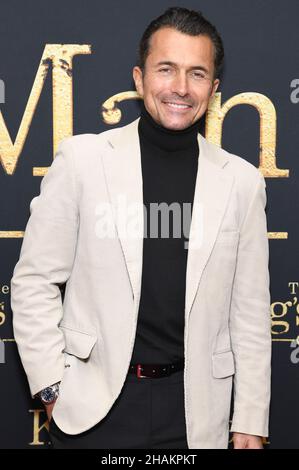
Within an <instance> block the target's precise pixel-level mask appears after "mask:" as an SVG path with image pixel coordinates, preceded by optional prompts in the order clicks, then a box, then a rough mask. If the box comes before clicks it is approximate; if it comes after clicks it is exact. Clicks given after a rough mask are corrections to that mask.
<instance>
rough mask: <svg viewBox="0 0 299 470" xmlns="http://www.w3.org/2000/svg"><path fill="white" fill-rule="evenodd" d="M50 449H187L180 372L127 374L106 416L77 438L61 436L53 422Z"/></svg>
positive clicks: (75, 436) (76, 436)
mask: <svg viewBox="0 0 299 470" xmlns="http://www.w3.org/2000/svg"><path fill="white" fill-rule="evenodd" d="M49 435H50V441H51V447H52V448H53V449H188V444H187V437H186V422H185V407H184V371H183V370H180V371H177V372H174V373H173V374H171V375H169V376H167V377H160V378H138V377H137V376H136V375H134V374H128V375H127V377H126V380H125V383H124V386H123V388H122V391H121V393H120V395H119V396H118V398H117V400H116V401H115V402H114V404H113V406H112V408H111V409H110V410H109V412H108V414H107V415H106V416H105V417H104V418H103V419H102V420H101V421H100V422H99V423H98V424H96V425H95V426H94V427H92V428H91V429H89V430H87V431H85V432H83V433H81V434H77V435H70V434H65V433H64V432H62V431H61V430H60V429H59V428H58V426H57V424H56V423H55V421H54V420H53V418H52V419H51V421H50V426H49Z"/></svg>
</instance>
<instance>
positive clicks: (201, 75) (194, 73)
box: [193, 72, 206, 79]
mask: <svg viewBox="0 0 299 470" xmlns="http://www.w3.org/2000/svg"><path fill="white" fill-rule="evenodd" d="M193 75H194V76H195V78H199V79H204V78H206V75H205V74H204V73H203V72H193Z"/></svg>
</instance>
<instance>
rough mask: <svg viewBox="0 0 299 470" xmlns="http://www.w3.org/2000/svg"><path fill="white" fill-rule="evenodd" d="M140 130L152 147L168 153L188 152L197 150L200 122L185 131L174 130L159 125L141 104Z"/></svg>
mask: <svg viewBox="0 0 299 470" xmlns="http://www.w3.org/2000/svg"><path fill="white" fill-rule="evenodd" d="M138 130H139V133H140V135H141V136H142V137H143V138H144V139H146V140H147V141H148V142H149V143H151V144H152V145H155V146H156V147H159V148H160V149H163V150H166V151H177V150H186V149H188V148H192V147H193V148H196V147H197V145H198V143H197V135H198V121H196V122H194V123H193V124H191V126H189V127H186V128H185V129H180V130H173V129H167V128H166V127H164V126H162V125H161V124H158V123H157V122H156V121H155V120H154V118H153V117H152V116H151V114H150V113H149V112H148V111H147V109H146V107H145V105H144V103H143V102H142V103H141V114H140V120H139V126H138Z"/></svg>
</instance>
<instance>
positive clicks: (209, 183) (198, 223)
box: [185, 134, 234, 317]
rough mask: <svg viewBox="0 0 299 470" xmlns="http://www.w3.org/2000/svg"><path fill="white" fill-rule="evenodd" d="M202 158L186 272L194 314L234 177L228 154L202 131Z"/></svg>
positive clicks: (187, 307) (187, 304)
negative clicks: (226, 168) (228, 170)
mask: <svg viewBox="0 0 299 470" xmlns="http://www.w3.org/2000/svg"><path fill="white" fill-rule="evenodd" d="M198 144H199V159H198V172H197V178H196V185H195V194H194V202H193V210H192V218H191V226H190V234H189V245H188V258H187V272H186V297H185V311H186V316H187V317H188V315H189V314H190V311H191V308H192V305H193V302H194V299H195V295H196V292H197V288H198V285H199V282H200V279H201V275H202V273H203V270H204V268H205V265H206V263H207V261H208V258H209V256H210V253H211V251H212V248H213V246H214V243H215V241H216V238H217V234H218V231H219V228H220V224H221V221H222V219H223V216H224V213H225V210H226V207H227V204H228V200H229V196H230V192H231V188H232V184H233V180H234V178H233V177H232V176H231V175H226V174H225V173H224V171H223V167H224V166H225V165H226V164H227V163H228V157H226V156H225V155H224V154H220V152H216V151H215V150H214V147H212V146H210V145H209V143H208V142H207V141H206V139H205V138H204V137H202V136H201V135H200V134H198Z"/></svg>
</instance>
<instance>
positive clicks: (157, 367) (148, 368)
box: [128, 359, 185, 379]
mask: <svg viewBox="0 0 299 470" xmlns="http://www.w3.org/2000/svg"><path fill="white" fill-rule="evenodd" d="M184 362H185V361H184V359H183V360H181V361H178V362H175V363H173V364H130V367H129V371H128V372H129V373H130V374H136V375H137V377H138V378H140V379H142V378H147V377H151V378H155V377H167V376H168V375H171V374H172V373H173V372H177V371H179V370H183V369H184Z"/></svg>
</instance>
